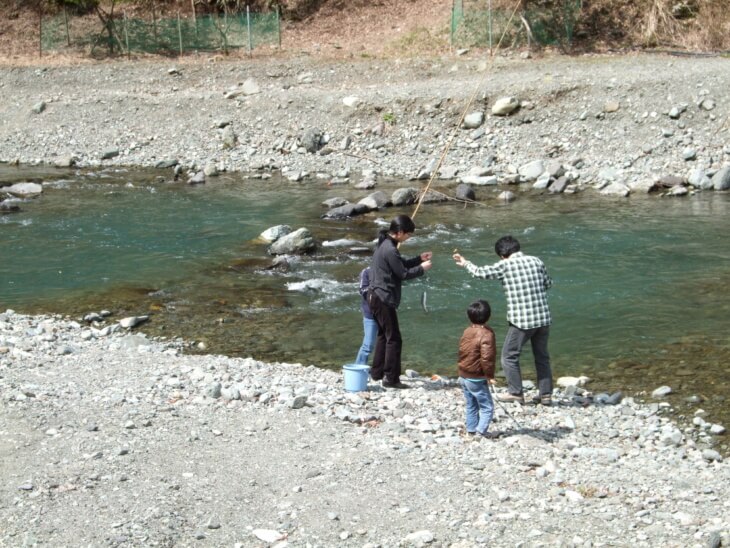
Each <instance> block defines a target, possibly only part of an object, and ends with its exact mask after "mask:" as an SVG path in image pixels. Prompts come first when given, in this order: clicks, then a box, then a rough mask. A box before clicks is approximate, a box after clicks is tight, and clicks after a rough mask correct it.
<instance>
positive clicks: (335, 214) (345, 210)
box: [322, 203, 371, 219]
mask: <svg viewBox="0 0 730 548" xmlns="http://www.w3.org/2000/svg"><path fill="white" fill-rule="evenodd" d="M370 210H371V208H370V206H368V205H366V204H360V203H357V204H349V203H348V204H344V205H341V206H338V207H333V208H332V209H330V210H329V211H327V212H326V213H325V214H324V215H322V218H323V219H347V218H349V217H356V216H358V215H363V214H365V213H368V212H369V211H370Z"/></svg>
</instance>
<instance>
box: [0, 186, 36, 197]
mask: <svg viewBox="0 0 730 548" xmlns="http://www.w3.org/2000/svg"><path fill="white" fill-rule="evenodd" d="M3 191H4V192H7V193H8V194H12V195H13V196H19V197H21V198H26V197H29V196H37V195H38V194H41V193H42V192H43V185H39V184H38V183H15V184H14V185H10V186H8V187H5V188H3Z"/></svg>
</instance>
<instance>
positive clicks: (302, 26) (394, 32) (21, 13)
mask: <svg viewBox="0 0 730 548" xmlns="http://www.w3.org/2000/svg"><path fill="white" fill-rule="evenodd" d="M105 1H106V2H108V1H109V0H105ZM562 1H564V0H522V2H523V3H524V4H527V5H538V4H539V5H553V4H556V5H557V4H559V3H560V2H562ZM565 1H567V0H565ZM208 3H211V2H210V0H208ZM276 3H278V4H279V5H280V6H281V10H282V14H283V18H284V25H283V34H282V46H283V50H284V52H285V53H301V52H305V53H307V54H313V55H323V56H335V57H339V56H383V55H385V56H400V55H414V54H415V55H421V54H429V53H438V52H442V51H445V50H447V49H448V48H449V47H450V42H449V29H450V22H451V10H452V6H453V5H454V2H453V0H372V1H371V0H347V1H344V0H282V1H281V2H271V1H268V0H266V1H265V0H260V1H258V2H255V1H254V2H251V3H250V5H251V6H252V7H254V8H256V7H263V6H265V5H272V4H276ZM32 4H33V2H30V1H29V0H13V1H11V2H2V3H0V20H2V21H3V23H4V24H3V25H2V26H0V59H4V60H5V61H7V60H13V59H15V60H16V61H20V62H23V61H28V60H32V59H33V58H35V57H37V56H38V50H39V40H38V35H39V16H38V12H37V9H34V8H33V7H32ZM205 4H206V2H205V1H203V0H198V2H197V3H196V11H197V12H198V13H199V14H200V13H203V12H205V11H206V10H207V9H210V8H206V5H205ZM482 4H483V5H482ZM146 5H147V4H145V3H144V2H143V0H139V1H138V2H133V1H129V2H124V3H122V2H120V1H119V0H118V1H117V5H116V13H117V15H118V16H121V14H122V12H124V13H126V15H127V16H128V17H149V18H151V12H150V10H149V8H147V7H145V6H146ZM155 5H156V15H157V16H158V17H159V16H171V17H177V15H178V14H180V16H181V17H189V16H190V13H191V3H190V1H189V0H169V1H165V0H158V1H157V3H156V4H155ZM463 5H464V7H465V10H467V11H468V10H475V9H479V8H482V9H483V8H485V7H486V5H487V1H486V0H463ZM516 5H517V0H492V6H493V7H494V8H495V9H502V10H505V11H506V12H508V13H511V12H512V10H514V8H515V7H516ZM46 11H47V12H50V11H51V9H50V8H47V9H46ZM86 17H87V19H88V23H85V24H86V25H87V26H88V27H89V28H95V27H100V26H101V25H100V22H99V19H98V18H97V17H96V15H94V14H93V13H92V14H90V15H87V16H86ZM637 47H638V48H657V47H659V48H672V49H685V50H688V51H729V50H730V10H728V9H727V0H703V1H702V2H699V1H697V0H685V1H677V0H593V1H591V2H583V3H582V8H581V10H580V13H579V15H578V19H577V23H576V26H575V32H574V41H573V44H572V47H571V49H572V50H573V51H586V50H598V51H600V50H604V49H607V48H621V49H632V48H637ZM69 53H70V54H71V55H72V57H74V58H76V59H77V60H78V58H84V57H85V55H84V54H85V52H69ZM56 57H58V55H56Z"/></svg>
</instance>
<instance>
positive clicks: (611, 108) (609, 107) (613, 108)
mask: <svg viewBox="0 0 730 548" xmlns="http://www.w3.org/2000/svg"><path fill="white" fill-rule="evenodd" d="M620 108H621V103H619V102H618V101H616V100H610V101H606V103H605V104H604V105H603V112H605V113H607V114H610V113H612V112H618V110H619V109H620Z"/></svg>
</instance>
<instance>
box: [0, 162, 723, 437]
mask: <svg viewBox="0 0 730 548" xmlns="http://www.w3.org/2000/svg"><path fill="white" fill-rule="evenodd" d="M160 173H161V172H158V171H127V170H114V171H97V172H67V173H64V172H59V171H58V170H45V169H43V168H35V169H34V168H21V169H17V168H13V167H9V166H0V184H4V183H8V182H11V181H27V180H33V179H40V180H43V181H44V182H45V183H46V184H45V189H44V193H43V195H42V196H41V197H40V198H37V199H34V200H29V201H27V202H25V203H22V204H20V205H21V207H22V211H21V212H20V213H14V214H5V215H2V216H0V310H4V309H5V308H14V309H16V310H18V311H20V312H25V313H33V312H59V313H68V314H72V315H75V316H81V315H83V314H85V313H87V312H90V311H99V310H102V309H109V310H111V311H113V312H114V314H115V316H114V317H115V318H117V319H119V318H121V317H124V316H127V315H141V314H150V315H151V319H150V321H149V322H148V323H147V324H145V325H144V326H143V327H142V328H141V329H142V330H143V331H145V332H148V333H151V334H155V335H165V336H169V337H173V336H182V337H184V338H186V339H188V340H193V341H196V342H203V343H204V344H205V347H206V352H214V353H224V354H229V355H240V356H254V357H256V358H258V359H262V360H268V361H287V362H300V363H303V364H315V365H318V366H324V367H333V368H337V367H340V366H341V365H342V364H345V363H348V362H350V361H352V359H353V358H354V356H355V354H356V352H357V348H358V346H359V343H360V339H361V335H362V323H361V316H360V312H359V308H358V305H359V300H358V299H359V296H358V294H357V284H356V280H357V275H358V273H359V271H360V270H361V269H362V268H363V266H365V265H366V264H367V262H368V260H369V256H370V251H369V250H368V249H365V250H364V249H363V248H372V245H373V241H374V238H375V236H376V232H377V230H378V229H379V228H380V227H381V226H382V224H383V223H384V222H385V220H389V219H390V218H391V217H392V216H394V215H396V214H398V213H411V212H412V208H410V207H409V208H406V209H389V210H385V211H383V212H379V213H373V214H369V215H365V216H362V217H360V218H357V219H355V220H352V221H326V220H323V219H320V215H321V214H322V213H323V212H324V208H323V207H322V205H321V202H322V201H323V200H325V199H327V198H331V197H334V196H342V197H344V198H347V199H350V200H351V201H356V200H358V199H360V198H361V197H362V196H363V195H364V194H365V193H364V192H363V191H357V190H355V189H353V188H352V187H351V186H330V185H328V184H327V180H326V179H322V180H317V181H315V182H308V183H291V182H288V181H284V180H280V179H278V178H276V177H273V178H271V179H268V180H260V179H256V180H251V179H245V178H243V177H241V176H238V175H232V176H224V177H219V178H216V179H210V180H209V182H208V184H206V185H201V186H194V187H193V186H188V185H185V184H182V183H173V182H171V181H170V180H169V179H165V178H162V177H160ZM411 184H412V183H406V182H403V181H393V182H383V183H381V184H380V185H379V189H381V190H384V191H386V192H388V193H389V192H391V191H392V190H393V189H395V188H397V187H399V186H406V185H411ZM414 186H417V184H416V185H414ZM442 190H444V191H445V192H449V190H448V189H442ZM479 190H480V194H479V196H480V198H481V199H483V200H484V201H485V203H484V205H479V206H473V205H471V206H468V207H464V205H463V204H456V203H450V204H425V205H424V206H423V207H422V208H421V210H420V211H419V213H418V215H417V217H416V224H417V226H418V230H417V232H416V235H415V237H414V238H412V239H411V240H409V241H408V242H407V244H405V245H404V246H403V247H402V249H401V251H402V253H403V255H405V256H410V255H415V254H417V253H420V252H421V251H425V250H432V251H433V252H434V268H433V269H432V270H431V271H430V272H429V273H428V274H427V275H426V276H425V277H424V278H420V279H418V280H414V281H412V282H409V283H408V284H407V285H406V286H404V291H403V294H404V298H403V302H402V305H401V309H400V319H401V326H402V330H403V334H404V341H405V343H404V367H406V368H413V369H416V370H418V371H421V372H424V373H444V374H453V373H454V363H455V351H456V347H457V343H458V339H459V336H460V335H461V332H462V330H463V329H464V327H465V326H466V324H467V319H466V314H465V309H466V307H467V305H468V304H469V303H470V302H471V301H473V300H475V299H477V298H486V299H487V300H489V301H490V303H491V304H492V309H493V317H492V321H491V324H492V326H493V327H494V329H495V331H496V332H497V338H498V341H499V342H500V344H501V339H502V337H503V335H504V333H505V330H506V320H505V305H504V298H503V294H502V290H501V287H500V286H499V284H498V283H497V282H493V281H483V280H477V279H472V278H469V277H468V276H467V275H466V273H465V272H464V271H463V270H462V269H460V268H457V267H456V266H455V265H454V264H453V261H452V260H451V258H450V257H451V253H452V251H453V249H455V248H458V249H459V251H460V252H461V253H462V254H463V255H465V256H466V257H467V258H469V259H470V260H473V261H474V262H476V263H477V264H486V263H492V262H494V261H495V260H496V256H495V255H494V251H493V247H494V241H495V240H496V239H497V238H498V237H499V236H501V235H503V234H513V235H514V236H516V237H517V238H518V239H519V240H520V241H521V243H522V246H523V251H525V252H526V253H528V254H534V255H538V256H540V257H541V258H542V259H543V260H544V261H545V263H546V264H547V267H548V270H549V273H550V274H551V275H552V277H553V279H554V287H553V289H552V290H551V295H550V298H551V300H550V303H551V307H552V312H553V317H554V325H553V328H552V332H551V340H550V344H551V354H552V357H553V363H554V369H555V374H556V376H561V375H578V374H587V375H588V376H590V377H592V378H594V379H596V381H595V384H596V386H594V388H599V387H601V388H603V389H606V390H611V389H614V388H621V389H623V390H625V391H629V392H633V391H642V390H646V391H649V392H650V391H651V390H653V389H654V388H656V387H658V386H660V385H662V384H668V385H670V386H671V387H672V388H673V390H674V394H673V396H671V399H672V401H673V403H675V405H677V406H678V407H680V408H682V406H684V405H685V399H686V398H688V397H690V396H699V397H700V398H701V400H702V403H701V406H702V407H703V408H705V409H707V410H708V411H710V412H711V413H712V415H714V416H713V417H711V418H713V419H714V420H717V421H720V422H722V420H723V419H724V420H725V424H728V423H730V421H728V420H727V419H728V418H729V416H728V412H727V411H725V410H724V407H725V405H724V404H723V402H724V400H725V392H726V390H727V387H728V386H730V382H729V381H730V359H729V358H730V344H729V342H730V341H729V339H730V335H729V334H728V333H729V332H728V325H730V322H728V320H729V319H730V292H728V289H727V288H728V286H729V285H730V268H729V267H730V245H728V239H727V219H728V218H729V217H728V215H729V214H730V195H729V194H727V193H713V192H705V193H701V194H697V195H695V196H691V197H688V198H681V199H670V198H659V197H655V196H634V197H631V198H630V199H609V198H598V197H597V196H595V195H593V194H591V195H590V196H589V195H587V193H586V194H583V195H575V196H566V195H563V196H537V195H533V194H531V193H527V192H526V193H520V197H519V199H518V200H517V201H516V202H514V203H511V204H501V203H498V202H497V201H496V190H491V189H479ZM515 190H517V189H516V188H515ZM277 224H288V225H290V226H292V228H294V229H296V228H299V227H302V226H305V227H307V228H309V229H310V230H311V231H312V233H313V234H314V236H315V237H316V238H317V240H318V242H319V244H320V247H319V250H318V252H317V253H315V254H314V255H312V256H307V257H302V258H301V259H299V260H297V261H295V262H294V263H293V264H292V266H291V269H290V270H289V271H288V272H281V271H279V270H275V269H270V268H269V267H270V265H271V262H272V257H271V256H269V255H268V254H267V252H266V246H265V245H263V244H261V243H258V242H256V241H255V240H256V238H257V236H258V235H259V234H260V233H261V232H262V231H264V230H265V229H266V228H269V227H271V226H273V225H277ZM424 291H425V292H426V293H427V303H428V308H429V312H428V313H426V312H424V310H423V309H422V307H421V295H422V293H423V292H424ZM524 360H525V362H524V366H523V370H524V372H525V374H526V377H528V378H531V377H532V367H531V363H530V360H531V356H530V355H529V352H528V353H527V355H525V356H524ZM694 409H696V406H694V407H691V406H690V407H688V409H687V410H688V411H689V412H693V411H694Z"/></svg>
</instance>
